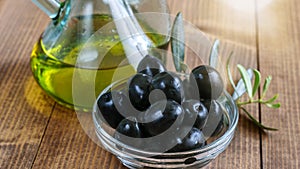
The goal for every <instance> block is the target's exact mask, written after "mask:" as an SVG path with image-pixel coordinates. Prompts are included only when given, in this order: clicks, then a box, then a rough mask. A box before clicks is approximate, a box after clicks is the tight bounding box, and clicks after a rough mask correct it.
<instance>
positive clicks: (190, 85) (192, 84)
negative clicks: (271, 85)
mask: <svg viewBox="0 0 300 169" xmlns="http://www.w3.org/2000/svg"><path fill="white" fill-rule="evenodd" d="M182 86H183V90H184V100H190V99H194V100H200V95H199V92H195V91H198V86H197V84H196V81H195V80H194V79H192V80H190V79H184V80H183V81H182Z"/></svg>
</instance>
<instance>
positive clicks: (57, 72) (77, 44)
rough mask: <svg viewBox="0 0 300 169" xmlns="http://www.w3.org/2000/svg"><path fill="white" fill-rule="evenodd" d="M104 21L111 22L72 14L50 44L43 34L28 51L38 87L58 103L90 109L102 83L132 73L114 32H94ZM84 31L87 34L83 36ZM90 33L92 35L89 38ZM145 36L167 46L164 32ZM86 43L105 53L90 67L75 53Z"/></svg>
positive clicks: (106, 84)
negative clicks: (81, 63) (65, 26)
mask: <svg viewBox="0 0 300 169" xmlns="http://www.w3.org/2000/svg"><path fill="white" fill-rule="evenodd" d="M83 22H85V23H88V24H91V23H92V25H93V27H92V28H90V27H85V26H82V25H84V24H85V23H83ZM107 23H112V18H111V17H110V16H108V15H92V16H86V17H82V16H80V17H74V18H72V21H70V22H69V25H68V28H67V29H66V30H65V31H64V32H63V33H62V34H61V35H60V36H61V38H58V39H57V41H56V44H55V45H53V46H51V48H49V47H46V46H45V44H44V42H43V37H42V38H40V40H39V41H38V42H37V43H36V44H35V46H34V48H33V51H32V54H31V68H32V71H33V75H34V77H35V79H36V81H37V82H38V84H39V85H40V86H41V88H42V89H43V90H44V91H46V92H47V93H48V94H49V95H50V96H51V97H52V98H54V99H55V100H56V101H57V102H58V103H60V104H62V105H64V106H67V107H69V108H75V109H78V110H86V111H88V110H91V108H92V106H93V104H94V101H95V98H96V97H97V96H98V95H99V94H100V92H101V91H102V90H103V89H104V88H105V87H107V86H108V85H110V84H111V83H112V82H113V81H116V80H119V79H123V78H127V77H130V76H131V75H133V74H134V73H135V70H134V68H133V67H132V66H131V65H130V64H128V62H127V59H126V56H125V53H124V50H123V47H122V44H121V42H120V40H119V37H118V36H117V35H116V33H113V34H105V33H104V34H102V33H101V32H100V33H98V32H97V31H98V30H99V29H100V28H101V27H102V26H104V25H106V24H107ZM87 29H89V30H87ZM86 31H88V34H87V35H85V36H84V33H85V32H86ZM95 32H96V33H95ZM113 32H114V31H113ZM92 34H93V36H94V37H93V38H90V36H91V35H92ZM97 35H98V36H97ZM147 36H148V37H149V38H150V39H151V40H152V41H153V42H154V44H155V45H157V46H158V47H159V46H160V47H162V46H167V45H166V44H167V41H166V37H165V36H163V35H159V34H154V33H147ZM89 39H92V40H89ZM89 47H93V48H94V49H96V50H97V52H101V50H103V51H104V52H105V53H104V54H103V55H104V57H103V59H101V63H99V65H96V66H95V65H93V64H92V65H93V66H90V67H89V66H86V65H89V63H87V64H83V65H85V66H83V67H81V66H80V64H78V63H77V62H78V61H77V60H78V56H79V55H80V52H82V49H84V48H89ZM91 96H92V97H91ZM74 98H75V99H74Z"/></svg>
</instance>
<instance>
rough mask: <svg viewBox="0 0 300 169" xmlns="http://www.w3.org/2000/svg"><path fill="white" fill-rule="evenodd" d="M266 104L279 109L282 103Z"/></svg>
mask: <svg viewBox="0 0 300 169" xmlns="http://www.w3.org/2000/svg"><path fill="white" fill-rule="evenodd" d="M266 106H268V107H270V108H273V109H278V108H280V106H281V105H280V103H275V104H272V103H267V104H266Z"/></svg>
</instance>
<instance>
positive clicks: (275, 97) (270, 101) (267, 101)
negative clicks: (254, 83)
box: [261, 94, 278, 104]
mask: <svg viewBox="0 0 300 169" xmlns="http://www.w3.org/2000/svg"><path fill="white" fill-rule="evenodd" d="M277 98H278V94H276V95H275V96H273V97H272V98H271V99H269V100H266V101H262V102H261V103H263V104H267V103H273V102H274V101H275V100H276V99H277Z"/></svg>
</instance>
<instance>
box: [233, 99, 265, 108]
mask: <svg viewBox="0 0 300 169" xmlns="http://www.w3.org/2000/svg"><path fill="white" fill-rule="evenodd" d="M251 103H262V100H248V101H246V102H237V105H238V106H239V107H240V106H243V105H246V104H251Z"/></svg>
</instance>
